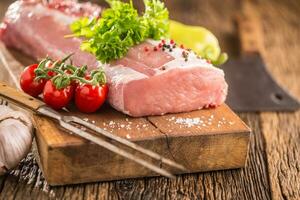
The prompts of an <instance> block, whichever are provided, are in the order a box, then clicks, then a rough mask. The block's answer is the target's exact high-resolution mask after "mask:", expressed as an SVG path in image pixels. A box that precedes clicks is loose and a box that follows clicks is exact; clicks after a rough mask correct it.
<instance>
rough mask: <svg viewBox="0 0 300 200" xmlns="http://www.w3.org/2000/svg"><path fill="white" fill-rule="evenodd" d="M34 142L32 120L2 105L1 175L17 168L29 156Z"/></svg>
mask: <svg viewBox="0 0 300 200" xmlns="http://www.w3.org/2000/svg"><path fill="white" fill-rule="evenodd" d="M32 140H33V126H32V122H31V120H30V118H29V117H28V116H27V115H25V114H24V113H22V112H20V111H14V110H12V109H11V108H9V107H8V106H3V105H0V175H3V174H5V173H6V172H7V171H8V170H10V169H12V168H14V167H16V166H17V165H18V163H19V162H20V161H21V160H22V159H23V158H24V157H25V156H26V155H27V154H28V152H29V151H30V149H31V144H32Z"/></svg>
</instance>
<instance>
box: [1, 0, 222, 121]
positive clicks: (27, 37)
mask: <svg viewBox="0 0 300 200" xmlns="http://www.w3.org/2000/svg"><path fill="white" fill-rule="evenodd" d="M100 11H101V8H100V7H98V6H96V5H93V4H90V3H77V2H76V1H71V0H68V1H62V0H55V1H52V2H51V3H50V4H49V3H42V2H37V1H34V0H27V1H24V0H23V1H17V2H15V3H13V4H12V5H11V6H10V7H9V9H8V11H7V13H6V16H5V19H4V22H3V23H2V26H1V27H2V30H0V39H1V40H2V41H3V42H4V43H5V44H6V45H7V46H10V47H14V48H17V49H20V50H21V51H23V52H25V53H26V54H28V55H31V56H32V57H34V58H37V59H38V58H42V57H45V56H46V55H49V56H50V57H52V58H54V59H59V58H61V57H63V56H65V55H66V54H69V53H75V55H74V57H73V62H74V64H76V65H85V64H87V65H88V66H90V68H91V69H92V68H95V67H97V66H99V65H102V64H101V63H100V62H97V60H96V58H95V57H94V56H93V55H91V54H89V53H86V52H82V51H81V50H80V48H79V46H80V43H81V39H79V38H71V39H70V38H69V39H67V38H65V37H64V36H65V35H68V34H70V30H69V24H70V23H72V22H73V21H74V20H76V19H77V18H78V17H80V16H91V17H97V16H99V14H100ZM167 42H169V41H167ZM158 43H159V42H157V41H153V40H147V41H145V42H144V43H142V44H140V45H137V46H135V47H133V48H131V49H130V50H129V52H128V54H127V56H126V57H124V58H122V59H119V60H117V61H114V62H111V63H110V64H106V65H102V66H103V67H104V70H105V72H106V75H107V78H108V84H109V88H110V91H109V98H108V101H109V103H110V104H111V106H113V107H114V108H115V109H117V110H119V111H121V112H123V113H126V114H128V115H130V116H134V117H140V116H147V115H163V114H166V113H177V112H187V111H192V110H197V109H202V108H207V107H214V106H218V105H220V104H222V103H223V102H224V101H225V98H226V95H227V84H226V81H225V79H224V72H223V70H221V69H218V68H216V67H214V66H213V65H211V64H209V63H208V62H207V61H206V60H204V59H201V58H198V57H197V56H196V55H195V54H194V53H192V52H189V56H188V60H187V61H186V60H185V58H184V56H182V52H183V51H184V50H183V49H181V48H179V47H176V48H173V49H172V52H171V51H169V50H168V49H167V50H166V51H162V50H161V49H159V50H158V51H154V47H155V46H157V45H158Z"/></svg>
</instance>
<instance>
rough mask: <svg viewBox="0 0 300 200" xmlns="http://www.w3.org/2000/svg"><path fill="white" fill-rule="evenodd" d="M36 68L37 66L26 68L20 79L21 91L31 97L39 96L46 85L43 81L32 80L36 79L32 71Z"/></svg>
mask: <svg viewBox="0 0 300 200" xmlns="http://www.w3.org/2000/svg"><path fill="white" fill-rule="evenodd" d="M37 67H38V64H33V65H30V66H28V67H26V68H25V69H24V71H23V72H22V74H21V77H20V86H21V88H22V90H23V91H24V92H26V93H27V94H29V95H31V96H33V97H37V96H39V95H40V94H41V93H42V92H43V89H44V86H45V84H46V80H45V79H40V80H38V81H35V80H34V79H35V78H36V75H35V73H34V70H35V69H36V68H37Z"/></svg>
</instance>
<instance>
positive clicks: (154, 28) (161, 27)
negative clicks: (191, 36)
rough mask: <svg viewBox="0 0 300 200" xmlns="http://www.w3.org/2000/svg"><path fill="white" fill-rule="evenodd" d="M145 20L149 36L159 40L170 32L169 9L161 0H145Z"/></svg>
mask: <svg viewBox="0 0 300 200" xmlns="http://www.w3.org/2000/svg"><path fill="white" fill-rule="evenodd" d="M144 4H145V14H144V16H143V19H144V22H145V23H146V25H147V27H148V37H149V38H153V39H155V40H159V39H161V38H162V37H165V36H166V33H168V32H169V26H170V24H169V11H168V9H167V8H166V7H165V5H164V3H163V2H161V1H159V0H144Z"/></svg>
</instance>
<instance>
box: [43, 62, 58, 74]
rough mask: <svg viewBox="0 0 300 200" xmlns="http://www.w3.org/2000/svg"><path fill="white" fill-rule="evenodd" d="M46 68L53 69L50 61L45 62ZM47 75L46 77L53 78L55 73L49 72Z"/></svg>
mask: <svg viewBox="0 0 300 200" xmlns="http://www.w3.org/2000/svg"><path fill="white" fill-rule="evenodd" d="M46 67H47V68H50V69H51V68H53V62H51V61H49V62H47V64H46ZM47 74H48V76H50V77H53V76H55V75H56V74H57V73H56V72H53V71H49V72H48V73H47Z"/></svg>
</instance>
